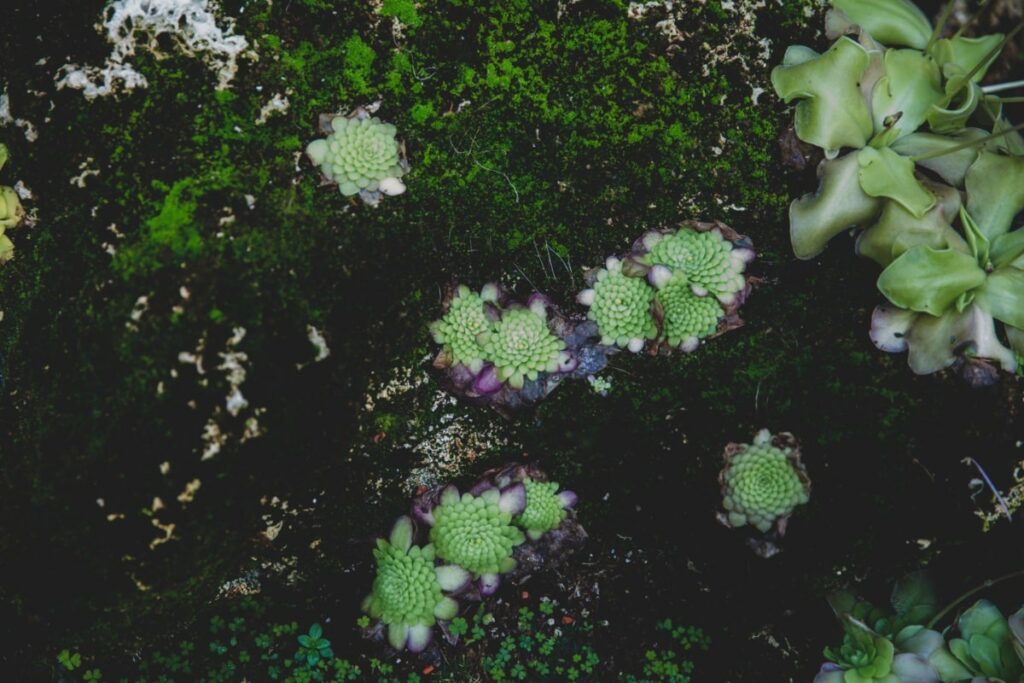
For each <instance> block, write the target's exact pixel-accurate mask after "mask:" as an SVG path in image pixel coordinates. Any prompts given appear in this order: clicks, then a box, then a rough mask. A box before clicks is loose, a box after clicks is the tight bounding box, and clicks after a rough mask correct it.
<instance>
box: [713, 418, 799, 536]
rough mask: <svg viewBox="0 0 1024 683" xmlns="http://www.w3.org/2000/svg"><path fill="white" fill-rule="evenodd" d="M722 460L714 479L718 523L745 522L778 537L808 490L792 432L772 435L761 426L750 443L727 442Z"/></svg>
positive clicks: (735, 523)
mask: <svg viewBox="0 0 1024 683" xmlns="http://www.w3.org/2000/svg"><path fill="white" fill-rule="evenodd" d="M723 459H724V460H725V467H724V468H723V469H722V471H721V472H720V473H719V475H718V481H719V484H720V485H721V488H722V507H723V508H724V509H725V512H724V513H722V514H719V521H721V522H722V523H723V524H725V525H726V526H728V527H732V528H737V527H743V526H747V525H749V526H752V527H754V528H755V529H757V531H759V532H760V533H762V534H767V533H769V532H773V533H774V534H775V535H776V536H778V537H781V536H783V535H784V534H785V532H786V525H787V522H788V520H789V517H790V515H791V514H792V513H793V510H794V509H795V508H796V507H797V506H799V505H803V504H805V503H806V502H807V501H808V500H810V493H811V481H810V478H809V477H808V476H807V471H806V469H805V468H804V466H803V463H802V462H801V460H800V449H799V447H798V445H797V443H796V439H795V438H794V437H793V435H792V434H789V433H787V432H783V433H781V434H776V435H772V434H771V433H770V432H769V431H768V430H767V429H762V430H761V431H760V432H758V433H757V435H756V436H755V437H754V440H753V443H749V444H738V443H730V444H729V445H727V446H726V448H725V452H724V453H723ZM756 549H757V548H755V550H756ZM775 552H777V549H775Z"/></svg>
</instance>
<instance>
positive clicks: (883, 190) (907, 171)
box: [857, 147, 936, 218]
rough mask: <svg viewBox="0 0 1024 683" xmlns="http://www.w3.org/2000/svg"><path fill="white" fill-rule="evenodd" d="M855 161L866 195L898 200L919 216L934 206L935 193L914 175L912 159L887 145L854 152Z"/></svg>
mask: <svg viewBox="0 0 1024 683" xmlns="http://www.w3.org/2000/svg"><path fill="white" fill-rule="evenodd" d="M857 165H858V166H859V170H858V174H857V177H858V179H859V180H860V186H861V188H862V189H863V190H864V192H865V193H866V194H867V195H868V196H871V197H886V198H888V199H892V200H894V201H897V202H899V203H900V204H902V205H903V208H905V209H906V210H907V211H909V212H910V213H912V214H914V216H916V217H918V218H920V217H921V216H923V215H924V214H925V212H927V211H928V210H930V209H931V208H932V207H933V206H935V202H936V199H935V195H933V194H932V193H931V192H929V191H928V190H926V189H925V188H924V186H923V185H922V184H921V181H919V180H918V179H917V178H916V177H915V175H914V162H913V161H911V160H910V159H908V158H906V157H903V156H900V155H899V154H897V153H896V152H894V151H892V150H891V149H890V148H888V147H883V148H881V149H875V148H874V147H865V148H864V149H862V150H860V152H858V153H857Z"/></svg>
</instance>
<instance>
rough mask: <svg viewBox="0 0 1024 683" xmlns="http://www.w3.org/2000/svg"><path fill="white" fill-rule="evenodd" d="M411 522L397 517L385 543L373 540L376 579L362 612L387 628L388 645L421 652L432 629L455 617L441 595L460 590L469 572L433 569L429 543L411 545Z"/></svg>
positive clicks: (450, 603)
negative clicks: (375, 542) (439, 623)
mask: <svg viewBox="0 0 1024 683" xmlns="http://www.w3.org/2000/svg"><path fill="white" fill-rule="evenodd" d="M414 534H415V529H414V527H413V522H412V519H410V518H409V517H407V516H403V517H399V518H398V521H397V522H395V525H394V527H393V528H392V530H391V534H390V536H389V538H388V539H387V540H385V539H383V538H381V539H378V540H377V548H376V549H375V550H374V551H373V556H374V558H375V559H376V562H377V575H376V578H375V579H374V581H373V591H372V592H371V593H370V595H369V596H367V597H366V599H365V600H364V601H363V610H364V611H365V612H367V613H368V614H369V615H370V616H371V617H373V618H374V619H377V620H379V621H380V623H382V624H384V625H385V626H386V627H387V638H388V643H390V645H391V646H392V647H394V648H395V649H396V650H403V649H405V648H406V647H408V648H409V650H410V651H412V652H422V651H423V650H424V649H425V648H426V647H427V645H429V644H430V641H431V638H432V633H433V626H434V625H435V623H436V622H437V621H438V620H442V621H448V620H451V619H453V618H454V617H455V616H456V614H457V613H458V607H459V606H458V603H457V602H456V601H455V600H454V599H452V598H451V597H449V596H446V595H445V594H444V593H445V592H446V591H448V592H457V591H459V590H462V589H463V588H464V587H465V586H466V585H468V584H469V582H470V579H471V577H470V574H469V572H468V571H466V570H465V569H463V568H461V567H458V566H456V565H442V566H436V565H435V549H434V546H433V545H426V546H423V547H420V546H416V545H413V536H414Z"/></svg>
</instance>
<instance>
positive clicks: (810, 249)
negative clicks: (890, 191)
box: [789, 153, 882, 259]
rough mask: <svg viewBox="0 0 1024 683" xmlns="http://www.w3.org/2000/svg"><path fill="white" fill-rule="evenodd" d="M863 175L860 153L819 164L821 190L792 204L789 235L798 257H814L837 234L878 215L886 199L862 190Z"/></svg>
mask: <svg viewBox="0 0 1024 683" xmlns="http://www.w3.org/2000/svg"><path fill="white" fill-rule="evenodd" d="M859 175H860V166H859V164H858V162H857V154H856V153H851V154H847V155H845V156H842V157H840V158H838V159H834V160H830V161H828V160H827V161H823V162H822V163H821V164H820V165H819V166H818V176H819V177H820V178H821V182H820V185H819V186H818V191H817V193H815V194H808V195H804V196H803V197H801V198H800V199H797V200H794V201H793V203H792V204H790V206H789V238H790V241H791V242H792V245H793V253H794V254H796V257H797V258H799V259H810V258H814V257H815V256H817V255H818V254H820V253H821V252H822V251H823V250H824V249H825V245H826V244H828V242H829V240H831V239H832V238H833V237H835V236H836V235H838V234H839V233H841V232H843V231H844V230H847V229H848V228H851V227H854V226H857V225H864V224H866V223H868V222H869V221H870V220H871V219H872V218H874V217H875V216H876V215H878V211H879V209H881V208H882V201H881V200H880V199H877V198H875V197H872V196H869V195H868V194H866V193H865V192H864V190H863V189H861V185H860V178H859Z"/></svg>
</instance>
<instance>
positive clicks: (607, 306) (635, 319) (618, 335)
mask: <svg viewBox="0 0 1024 683" xmlns="http://www.w3.org/2000/svg"><path fill="white" fill-rule="evenodd" d="M587 279H588V280H589V281H591V282H592V286H591V287H590V288H588V289H584V290H583V291H582V292H580V294H579V296H578V297H577V300H578V301H579V302H580V303H581V304H583V305H584V306H587V307H589V309H590V310H589V311H588V312H587V317H588V318H589V319H591V320H593V321H594V322H596V323H597V329H598V331H599V332H600V334H601V343H602V344H605V345H606V346H619V347H622V348H628V349H629V350H630V351H633V352H634V353H636V352H639V351H640V350H641V349H643V347H644V343H645V342H646V341H647V340H649V339H654V338H655V337H657V336H658V328H657V325H656V323H655V321H654V315H653V313H652V310H651V303H652V301H653V300H654V290H653V289H652V288H651V286H650V285H649V284H648V283H647V281H646V280H645V279H644V278H642V277H634V276H630V275H627V274H626V273H625V272H623V262H622V261H621V260H620V259H618V258H616V257H614V256H612V257H609V258H608V259H607V260H606V261H605V267H604V268H602V269H598V270H597V271H594V272H593V273H591V274H589V275H588V278H587Z"/></svg>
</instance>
